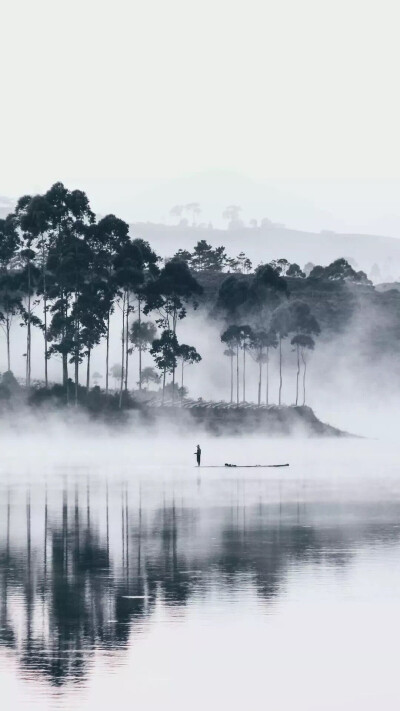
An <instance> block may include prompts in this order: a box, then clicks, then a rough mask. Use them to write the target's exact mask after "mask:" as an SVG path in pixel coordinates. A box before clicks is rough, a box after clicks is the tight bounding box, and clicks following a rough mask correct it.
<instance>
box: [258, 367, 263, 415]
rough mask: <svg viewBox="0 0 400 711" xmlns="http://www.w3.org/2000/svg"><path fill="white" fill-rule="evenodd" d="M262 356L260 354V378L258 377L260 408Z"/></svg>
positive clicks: (259, 401) (259, 402)
mask: <svg viewBox="0 0 400 711" xmlns="http://www.w3.org/2000/svg"><path fill="white" fill-rule="evenodd" d="M261 358H262V356H261V354H260V363H259V367H260V370H259V376H258V407H260V405H261V379H262V360H261Z"/></svg>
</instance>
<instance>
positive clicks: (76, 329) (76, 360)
mask: <svg viewBox="0 0 400 711" xmlns="http://www.w3.org/2000/svg"><path fill="white" fill-rule="evenodd" d="M78 390H79V321H76V322H75V406H77V405H78Z"/></svg>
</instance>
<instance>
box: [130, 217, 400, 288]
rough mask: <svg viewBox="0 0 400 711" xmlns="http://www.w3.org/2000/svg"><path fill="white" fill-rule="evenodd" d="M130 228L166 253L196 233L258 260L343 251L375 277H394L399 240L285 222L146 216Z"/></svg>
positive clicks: (192, 240) (321, 260)
mask: <svg viewBox="0 0 400 711" xmlns="http://www.w3.org/2000/svg"><path fill="white" fill-rule="evenodd" d="M131 231H132V234H133V235H135V236H138V237H143V239H146V240H148V241H149V242H150V243H151V244H152V246H153V248H154V249H155V250H156V251H157V252H158V253H159V254H161V255H162V256H163V257H171V256H172V255H173V254H174V253H175V252H176V251H177V250H178V249H188V250H191V249H193V247H194V245H195V244H196V243H197V242H198V240H200V239H205V240H206V241H207V242H209V243H210V244H211V245H212V246H213V247H216V246H219V245H224V246H225V247H226V250H227V252H228V254H229V255H230V256H236V255H237V254H238V253H239V252H240V251H244V252H245V253H246V255H247V256H248V257H250V259H251V260H252V261H253V262H254V264H258V263H259V262H261V261H262V262H269V261H271V260H272V259H277V258H280V257H285V258H286V259H288V260H289V261H291V262H297V263H298V264H300V266H304V264H305V263H306V262H310V261H311V262H313V263H314V264H328V263H329V262H332V261H333V260H334V259H337V258H339V257H345V258H346V259H349V258H350V259H352V260H354V261H355V262H356V266H357V268H358V269H363V270H364V271H366V272H368V273H369V272H370V271H371V268H372V266H373V265H374V264H377V265H379V273H378V275H377V277H376V279H375V280H379V276H380V278H381V279H382V278H384V279H385V280H386V281H390V280H391V279H396V278H398V277H399V278H400V240H398V239H395V238H394V237H381V236H377V235H362V234H342V233H336V232H330V231H329V232H328V231H325V232H320V233H316V232H305V231H300V230H291V229H287V228H285V227H279V226H274V225H270V226H269V227H256V228H248V227H242V228H238V229H232V230H217V229H210V228H206V227H189V226H179V225H178V226H175V227H173V226H170V225H159V224H152V223H148V222H146V223H145V222H139V223H135V224H133V225H131Z"/></svg>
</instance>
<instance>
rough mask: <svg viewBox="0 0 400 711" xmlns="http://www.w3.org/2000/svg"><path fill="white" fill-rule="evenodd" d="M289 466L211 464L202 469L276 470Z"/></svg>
mask: <svg viewBox="0 0 400 711" xmlns="http://www.w3.org/2000/svg"><path fill="white" fill-rule="evenodd" d="M288 466H289V464H228V463H227V462H225V464H224V465H222V464H214V465H213V464H211V465H205V466H202V467H201V469H225V467H227V468H228V469H230V468H232V469H271V468H273V469H275V468H277V467H288Z"/></svg>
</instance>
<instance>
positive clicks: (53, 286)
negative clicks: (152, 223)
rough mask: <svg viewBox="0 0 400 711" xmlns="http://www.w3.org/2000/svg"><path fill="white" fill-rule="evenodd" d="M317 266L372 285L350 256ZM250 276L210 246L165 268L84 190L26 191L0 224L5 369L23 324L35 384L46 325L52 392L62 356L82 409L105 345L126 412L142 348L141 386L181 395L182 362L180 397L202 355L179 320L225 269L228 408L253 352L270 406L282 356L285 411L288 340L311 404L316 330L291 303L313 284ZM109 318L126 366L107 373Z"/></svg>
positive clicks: (220, 309)
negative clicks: (35, 341) (55, 365)
mask: <svg viewBox="0 0 400 711" xmlns="http://www.w3.org/2000/svg"><path fill="white" fill-rule="evenodd" d="M310 267H311V268H310V269H309V273H308V279H319V278H325V279H346V280H351V281H354V282H357V283H368V280H367V278H366V276H365V274H364V273H363V272H356V271H355V270H354V269H353V268H352V267H351V266H350V265H349V264H348V262H347V261H346V260H344V259H342V260H336V261H335V262H333V263H332V264H331V265H329V266H328V267H320V266H314V265H310ZM252 269H253V266H252V264H251V261H250V260H249V259H248V257H246V255H245V254H244V252H240V254H239V255H238V256H237V257H235V258H231V257H229V256H228V255H227V253H226V250H225V248H224V247H223V246H220V247H215V248H214V247H212V246H211V245H209V244H207V242H206V241H205V240H200V241H199V242H198V243H197V245H196V246H195V247H194V249H193V250H192V251H191V252H190V251H188V250H179V251H178V252H177V253H176V254H175V255H174V256H173V257H172V258H171V259H170V260H166V261H165V262H163V260H162V259H161V257H160V256H158V255H157V254H156V253H155V252H154V251H153V249H152V248H151V246H150V244H149V243H148V242H146V241H144V240H143V239H140V238H133V237H132V236H131V235H130V234H129V225H128V224H127V223H126V222H124V221H123V220H121V219H120V218H118V217H116V216H115V215H112V214H110V215H106V216H105V217H102V218H101V219H97V218H96V216H95V214H94V213H93V211H92V209H91V207H90V203H89V200H88V198H87V196H86V194H85V193H84V192H82V191H80V190H69V189H67V188H66V187H65V186H64V185H63V184H62V183H56V184H54V185H53V186H52V187H51V188H50V189H49V190H48V191H47V192H46V193H43V194H40V195H33V196H30V195H25V196H23V197H21V198H20V199H19V200H18V202H17V204H16V207H15V210H14V211H13V212H12V213H10V214H9V215H8V216H7V217H6V218H5V219H1V220H0V326H1V327H2V329H3V331H4V334H5V348H6V358H7V370H8V371H12V365H13V363H12V348H11V339H12V333H11V331H12V325H13V323H14V322H15V320H18V319H19V323H20V324H21V325H22V326H23V328H24V330H25V340H26V349H25V353H24V357H25V371H26V373H25V383H26V387H27V388H28V389H29V388H30V387H31V379H32V375H31V373H32V366H31V362H32V331H33V329H39V330H40V332H41V333H42V336H43V380H44V386H45V388H48V387H49V378H48V361H49V359H50V358H52V357H56V358H58V359H59V361H60V365H61V380H62V386H63V388H64V389H65V392H66V398H67V400H69V399H70V398H73V399H74V401H75V402H76V403H77V402H78V398H79V388H80V386H79V380H80V378H79V376H80V370H81V368H82V366H84V367H85V370H86V391H89V388H90V379H91V356H92V353H93V349H94V348H95V347H96V346H98V345H99V344H100V343H101V342H104V343H105V356H104V371H105V388H104V389H105V393H106V395H107V394H108V393H109V390H110V387H109V378H110V375H111V376H112V377H114V378H115V379H117V380H118V390H119V406H120V407H122V404H123V400H124V397H125V396H126V395H127V393H128V374H129V367H130V355H131V354H132V353H133V352H134V351H136V352H137V353H138V370H139V379H138V388H139V390H141V389H142V387H143V386H146V385H148V384H149V383H150V382H155V383H157V382H158V381H159V380H160V379H161V380H162V393H163V399H164V396H165V393H166V392H168V391H170V392H171V394H172V397H173V398H174V397H175V395H176V393H177V391H178V390H179V388H178V386H177V370H178V367H179V368H180V380H181V393H183V392H184V391H183V373H184V366H185V364H193V363H198V362H199V361H200V360H201V355H200V354H199V353H198V352H197V350H196V349H195V348H194V347H193V346H191V345H189V344H186V343H181V342H180V341H179V337H178V336H179V334H178V331H179V328H178V325H179V322H180V321H181V320H182V319H184V318H185V317H186V315H187V312H188V309H189V308H190V309H196V308H197V307H198V305H199V303H200V301H201V299H202V296H203V287H202V286H201V283H200V282H201V275H202V273H204V272H219V273H222V272H228V273H227V274H226V276H225V278H223V280H222V281H221V284H220V288H219V291H218V295H217V299H216V303H215V304H214V307H213V315H214V316H216V317H218V318H219V319H222V321H223V322H224V323H225V326H224V328H223V332H222V334H221V341H222V343H223V344H224V346H225V348H226V350H225V355H226V356H228V357H229V358H230V399H231V402H233V401H234V400H235V401H236V403H237V404H239V402H240V400H242V401H243V402H245V401H246V358H247V356H249V357H251V358H252V359H253V360H254V361H255V362H256V363H257V365H258V404H259V405H260V404H261V403H262V401H263V400H265V403H266V404H267V405H268V404H269V401H270V395H269V393H270V373H269V364H270V354H271V351H274V350H277V351H278V355H279V396H278V403H279V404H281V402H282V382H283V370H282V363H283V343H284V342H290V346H291V347H292V349H293V350H294V351H295V353H296V364H297V371H296V393H295V402H296V404H298V403H299V402H300V399H302V402H303V404H304V403H305V401H306V370H307V359H306V352H307V351H311V350H313V348H314V346H315V337H316V336H317V335H318V334H319V332H320V326H319V324H318V322H317V320H316V319H315V317H314V316H313V314H312V313H311V311H310V308H309V307H308V306H307V305H306V304H305V303H303V302H301V301H297V300H290V298H289V290H288V278H289V277H290V278H295V279H305V278H306V273H305V271H303V270H302V269H301V268H300V266H299V265H297V264H290V263H289V262H288V261H287V260H286V259H278V260H275V261H273V262H271V263H269V264H260V265H259V266H258V267H257V268H256V269H255V271H254V272H253V273H252V276H251V279H246V278H244V276H243V275H247V274H248V273H250V272H252ZM113 314H116V315H117V317H118V319H119V323H120V362H119V363H118V364H114V365H113V366H112V367H111V368H110V363H109V358H110V319H111V316H112V315H113ZM145 351H149V352H150V354H151V356H152V357H153V360H154V363H155V366H156V368H157V370H158V373H159V374H157V373H156V372H155V371H154V369H153V368H150V367H146V368H143V366H142V356H143V353H144V352H145ZM239 353H241V355H242V357H241V359H240V358H239ZM240 371H241V373H240ZM264 373H265V375H264ZM95 375H96V377H97V382H98V379H99V377H101V376H100V374H99V373H96V374H95ZM168 375H169V376H170V380H171V382H170V383H169V384H167V382H166V380H167V376H168ZM264 377H265V398H264V394H263V380H264ZM301 379H302V398H301V397H300V395H301V394H300V386H301V383H300V381H301ZM234 383H235V385H234ZM240 383H241V391H242V392H241V397H240ZM234 389H235V393H234Z"/></svg>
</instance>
